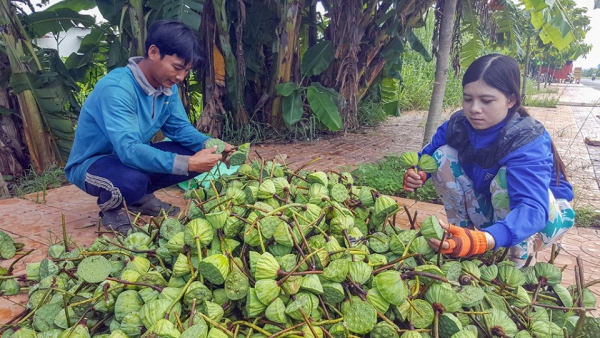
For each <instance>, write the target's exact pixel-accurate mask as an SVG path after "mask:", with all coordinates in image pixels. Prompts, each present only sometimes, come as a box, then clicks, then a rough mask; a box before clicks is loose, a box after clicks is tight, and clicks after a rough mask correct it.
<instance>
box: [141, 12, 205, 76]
mask: <svg viewBox="0 0 600 338" xmlns="http://www.w3.org/2000/svg"><path fill="white" fill-rule="evenodd" d="M152 45H155V46H156V47H158V50H159V51H160V57H161V58H163V57H165V55H174V54H177V56H178V57H180V58H182V59H183V60H184V61H185V63H186V64H189V63H191V65H192V67H194V68H198V67H201V66H202V63H203V62H204V58H203V56H202V50H201V49H200V43H199V42H198V38H197V37H196V34H195V32H194V31H193V30H192V29H191V28H190V27H188V26H186V25H185V24H183V23H181V22H179V21H173V20H159V21H156V22H154V23H153V24H152V25H151V26H150V29H148V36H147V37H146V52H145V55H144V56H145V57H148V49H150V46H152Z"/></svg>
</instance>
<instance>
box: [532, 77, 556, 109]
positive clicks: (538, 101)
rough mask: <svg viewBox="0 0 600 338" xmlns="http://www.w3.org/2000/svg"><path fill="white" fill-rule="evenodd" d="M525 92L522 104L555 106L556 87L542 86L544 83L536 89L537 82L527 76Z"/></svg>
mask: <svg viewBox="0 0 600 338" xmlns="http://www.w3.org/2000/svg"><path fill="white" fill-rule="evenodd" d="M526 93H527V95H526V96H525V102H524V105H525V106H527V107H546V108H550V107H556V104H557V103H558V99H559V95H558V88H556V87H544V84H540V88H539V89H538V83H537V82H536V81H534V80H532V79H529V78H528V79H527V88H526Z"/></svg>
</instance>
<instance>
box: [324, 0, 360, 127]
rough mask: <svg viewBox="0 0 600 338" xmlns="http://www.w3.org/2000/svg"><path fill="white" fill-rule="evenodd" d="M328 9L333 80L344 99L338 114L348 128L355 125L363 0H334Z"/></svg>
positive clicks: (356, 124)
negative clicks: (333, 55)
mask: <svg viewBox="0 0 600 338" xmlns="http://www.w3.org/2000/svg"><path fill="white" fill-rule="evenodd" d="M331 11H332V15H331V23H330V29H331V37H332V42H333V46H334V48H335V58H336V60H338V61H337V62H336V64H337V65H338V68H337V70H336V72H337V73H336V74H335V79H336V81H335V82H336V88H339V92H340V94H341V99H342V100H343V102H341V104H340V116H341V117H342V121H343V122H344V130H351V129H356V128H358V116H357V111H358V101H359V95H360V92H359V90H358V82H359V79H360V75H359V72H358V54H359V52H360V50H361V48H360V42H361V40H362V38H363V36H364V34H365V24H361V18H362V17H363V2H362V1H357V0H351V1H348V0H334V1H332V6H331ZM369 15H370V13H369Z"/></svg>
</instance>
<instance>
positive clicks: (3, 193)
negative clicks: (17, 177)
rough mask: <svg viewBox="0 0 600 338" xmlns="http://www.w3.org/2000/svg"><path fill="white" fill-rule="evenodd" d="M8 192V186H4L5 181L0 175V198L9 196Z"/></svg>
mask: <svg viewBox="0 0 600 338" xmlns="http://www.w3.org/2000/svg"><path fill="white" fill-rule="evenodd" d="M9 197H10V193H9V192H8V187H7V186H6V182H4V178H3V177H2V175H0V200H2V199H5V198H9Z"/></svg>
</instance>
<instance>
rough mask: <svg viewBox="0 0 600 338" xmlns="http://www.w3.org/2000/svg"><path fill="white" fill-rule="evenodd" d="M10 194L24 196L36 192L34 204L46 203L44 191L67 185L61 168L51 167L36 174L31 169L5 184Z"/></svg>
mask: <svg viewBox="0 0 600 338" xmlns="http://www.w3.org/2000/svg"><path fill="white" fill-rule="evenodd" d="M7 183H8V185H9V187H10V190H11V193H12V194H13V195H15V196H24V195H27V194H31V193H35V192H37V193H38V195H37V198H36V202H38V203H44V202H46V191H47V190H48V189H53V188H58V187H61V186H63V185H65V184H67V183H68V180H67V177H66V176H65V172H64V170H63V168H62V167H59V166H57V165H52V166H51V167H49V168H48V169H46V170H44V171H43V172H42V173H41V174H38V173H36V172H35V170H33V169H28V170H26V171H25V173H24V175H23V176H22V177H20V178H17V179H16V180H15V181H10V182H7Z"/></svg>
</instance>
